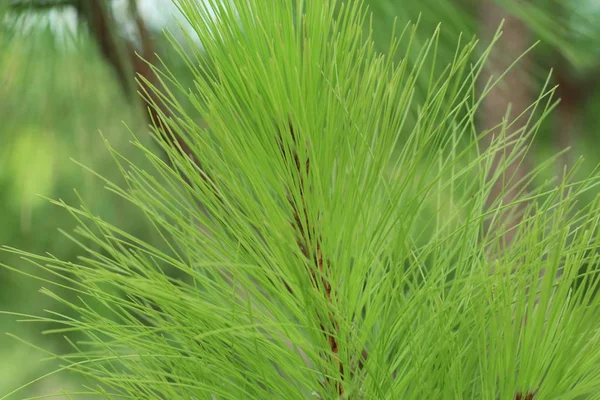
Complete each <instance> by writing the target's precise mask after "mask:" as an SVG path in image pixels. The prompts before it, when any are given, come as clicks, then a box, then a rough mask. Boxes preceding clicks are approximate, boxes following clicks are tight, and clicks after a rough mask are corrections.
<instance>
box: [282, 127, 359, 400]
mask: <svg viewBox="0 0 600 400" xmlns="http://www.w3.org/2000/svg"><path fill="white" fill-rule="evenodd" d="M289 133H290V135H291V139H292V143H293V146H294V148H293V149H292V150H291V157H292V158H293V162H294V164H295V166H296V171H297V173H298V185H299V189H300V200H299V202H298V201H296V200H294V199H293V197H292V196H291V195H289V196H288V201H289V203H290V205H291V207H292V211H293V222H292V227H293V228H294V230H295V231H296V233H297V237H296V243H297V245H298V247H299V248H300V251H301V252H302V254H303V255H304V257H305V259H306V260H309V265H308V272H309V274H310V277H311V282H312V284H313V286H314V287H315V288H316V289H317V290H319V291H320V292H321V293H323V294H324V295H325V297H326V299H327V301H328V302H329V303H330V304H331V303H332V302H333V300H334V297H333V293H332V288H331V283H330V282H329V281H328V279H327V275H328V271H330V270H331V263H330V261H329V260H324V259H323V251H322V238H321V236H320V235H319V234H318V233H317V227H315V226H312V225H311V223H310V221H309V218H308V212H307V211H308V210H307V206H306V196H305V193H306V191H307V190H308V188H307V186H308V185H307V184H306V182H305V180H304V176H305V175H306V176H308V173H309V170H310V159H309V158H307V159H306V162H304V163H302V161H301V160H300V157H299V155H298V152H297V150H296V148H297V146H298V138H297V137H296V132H295V131H294V127H293V126H292V124H291V123H290V125H289ZM280 147H281V151H282V153H283V157H284V159H285V160H286V161H287V160H289V158H290V157H289V155H288V151H286V149H285V145H284V142H283V140H282V138H280ZM298 203H300V204H298ZM302 215H304V217H302ZM315 238H316V239H315ZM315 240H316V243H315V249H314V251H313V250H311V247H312V244H313V243H314V241H315ZM311 264H312V265H311ZM316 269H317V270H318V272H317V270H316ZM319 275H320V276H321V278H319ZM286 287H287V288H288V290H290V288H289V286H288V285H287V284H286ZM290 291H291V290H290ZM317 314H320V313H319V312H317ZM318 317H319V318H320V319H321V322H320V328H321V330H322V331H323V332H324V333H325V336H326V339H327V342H328V344H329V349H330V350H331V353H333V357H334V360H335V363H336V364H337V369H338V373H339V375H340V379H339V381H337V382H335V383H334V384H333V385H334V387H335V389H336V391H337V393H338V394H339V395H343V394H344V385H343V382H344V376H345V372H346V371H345V369H344V364H343V363H342V362H341V360H340V356H339V351H340V348H339V342H338V339H337V334H338V332H339V323H338V321H337V320H336V318H335V317H334V316H333V315H332V314H331V313H328V315H327V317H325V316H323V315H318ZM325 320H327V321H328V324H329V326H330V328H329V327H327V326H325V325H326V324H327V322H325ZM363 353H364V352H363ZM326 382H327V383H328V384H329V385H331V384H332V382H331V380H330V379H329V378H327V379H326Z"/></svg>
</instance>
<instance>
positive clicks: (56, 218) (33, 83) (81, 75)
mask: <svg viewBox="0 0 600 400" xmlns="http://www.w3.org/2000/svg"><path fill="white" fill-rule="evenodd" d="M196 1H197V2H202V1H203V0H196ZM206 1H208V0H206ZM265 1H267V0H265ZM279 1H288V0H279ZM289 1H293V0H289ZM367 3H368V5H369V7H370V10H371V11H372V13H373V20H372V21H373V22H372V29H373V35H374V38H375V40H376V42H377V44H378V46H380V48H381V50H382V51H385V49H386V46H387V44H388V43H389V38H390V36H391V32H392V30H393V29H394V26H395V27H396V29H397V30H398V31H401V29H402V28H403V27H404V26H405V25H406V24H407V23H408V22H409V21H413V22H416V21H419V30H418V33H417V35H416V36H415V38H414V41H415V42H414V43H415V49H416V50H415V51H414V52H413V53H414V54H413V53H410V54H409V57H412V56H414V57H415V60H416V57H417V50H418V49H419V48H420V47H422V46H424V45H425V44H426V41H427V40H428V38H429V37H431V35H432V34H433V33H434V31H435V30H436V29H437V28H438V26H439V27H440V29H441V33H440V35H439V42H438V44H437V47H438V62H439V63H440V65H442V64H445V63H447V62H451V60H452V58H453V57H454V54H455V50H456V48H457V43H459V41H462V42H463V43H464V42H465V41H468V40H471V38H472V37H473V36H475V35H476V36H477V37H479V38H480V42H481V49H482V51H483V49H484V48H485V47H486V46H487V45H488V44H489V43H490V42H491V41H492V39H493V38H494V36H495V34H496V32H497V30H498V27H499V25H500V24H501V23H503V24H504V25H503V27H504V28H503V31H504V34H503V36H502V37H501V38H500V39H498V41H497V43H496V46H495V48H494V49H495V50H493V51H492V53H491V55H490V58H489V62H488V68H487V69H486V74H487V76H489V75H490V74H493V75H496V76H497V75H498V74H500V73H502V72H503V71H504V70H506V69H507V68H508V67H509V66H511V64H513V62H514V61H515V60H516V59H518V58H519V57H520V56H521V55H522V54H523V53H524V52H525V51H527V50H529V49H530V48H531V47H532V46H533V45H534V44H536V46H535V47H534V48H533V49H532V50H530V51H528V52H527V54H526V55H525V56H523V57H522V58H521V61H520V62H519V63H518V64H517V65H515V66H513V67H512V69H511V71H510V72H509V73H508V74H507V76H506V79H505V80H504V82H503V83H502V84H501V85H499V86H498V87H497V88H496V89H495V90H494V91H492V92H491V93H490V95H489V96H488V98H487V99H486V100H485V101H484V103H483V105H482V108H481V111H480V115H479V116H478V123H479V124H480V127H479V128H480V129H481V130H482V131H484V130H486V129H491V128H492V127H494V126H495V125H497V124H498V123H500V122H501V120H502V118H505V117H508V118H509V119H512V118H515V117H516V116H517V115H519V114H520V113H521V112H522V111H524V110H525V109H526V107H528V105H529V104H531V103H533V102H534V101H535V100H536V99H537V98H538V96H539V94H540V93H541V91H542V90H543V88H544V87H545V85H546V84H548V85H549V86H547V87H548V88H552V87H554V86H555V85H559V86H558V88H557V89H556V92H555V96H556V98H557V100H558V99H559V98H560V103H559V104H558V105H557V107H556V110H555V111H554V113H553V114H552V115H551V116H550V117H549V118H547V119H546V121H545V122H544V123H543V124H542V125H541V127H540V130H539V132H538V134H537V136H536V137H535V140H534V141H533V143H532V147H531V151H530V152H529V154H528V155H527V157H526V158H525V160H524V162H522V163H520V164H519V165H516V166H515V170H516V171H517V172H516V173H517V174H520V175H521V176H525V175H526V174H527V173H528V172H529V171H530V170H531V169H532V168H535V167H536V166H537V165H539V164H540V163H541V162H542V161H543V160H545V159H547V158H548V157H551V156H552V155H554V154H557V153H558V152H560V151H562V150H564V149H567V148H571V150H570V151H569V152H567V153H564V154H561V155H560V156H558V157H556V160H555V161H554V162H553V163H552V164H551V165H550V166H549V167H548V168H546V169H545V170H544V173H543V174H541V175H540V176H539V177H538V178H537V180H536V182H533V184H534V185H535V184H541V183H543V181H545V180H549V179H553V177H555V176H557V175H561V174H562V173H564V171H565V168H566V170H568V168H570V167H572V166H573V165H575V164H577V163H579V162H580V163H581V168H580V170H579V172H578V173H577V176H579V177H583V176H585V175H586V174H589V173H590V172H591V171H592V170H593V169H594V168H595V167H596V165H597V164H598V163H599V162H600V152H599V151H598V149H600V132H598V127H599V126H600V112H598V111H599V110H600V84H599V83H598V82H600V0H570V1H563V0H543V1H541V0H539V1H536V0H528V1H525V0H523V1H521V0H368V1H367ZM165 29H166V30H169V31H170V32H172V34H173V37H174V39H175V40H178V41H180V42H181V43H183V46H184V49H187V51H196V52H198V50H199V52H198V53H199V54H200V55H201V45H200V43H198V42H197V41H195V40H194V32H193V29H192V28H191V27H190V26H188V25H187V24H186V21H185V20H184V19H183V18H182V16H181V15H180V14H179V13H178V10H177V8H176V7H175V6H174V5H173V4H172V3H171V0H137V1H135V0H1V1H0V245H6V246H10V247H16V248H20V249H24V250H27V251H30V252H34V253H49V254H51V255H54V256H56V257H58V258H61V259H71V260H75V259H76V258H77V257H78V255H79V254H81V251H80V249H79V248H78V247H77V246H76V245H75V244H74V243H73V242H72V241H69V240H67V239H65V236H64V235H63V234H61V233H60V232H59V230H62V231H64V232H65V233H66V234H68V233H69V232H70V231H71V230H72V229H73V227H74V226H75V225H76V221H75V219H74V218H72V217H71V216H70V215H69V214H68V213H67V212H66V211H65V210H64V209H62V208H60V207H57V206H56V205H53V204H51V202H50V201H49V200H48V199H47V198H51V199H62V200H64V201H65V202H67V203H71V204H79V203H80V202H81V201H83V202H85V204H86V205H87V206H88V207H89V208H91V209H92V210H94V211H95V212H96V213H97V214H98V215H100V216H102V217H103V218H106V219H108V220H110V221H115V222H118V223H119V225H120V226H122V227H123V228H125V229H127V230H128V231H129V232H132V233H134V234H135V235H137V236H138V237H140V238H142V239H144V240H147V241H150V242H156V238H154V237H153V236H152V234H151V233H150V232H152V230H151V229H149V227H148V226H147V225H146V222H145V221H144V219H143V218H142V217H141V216H140V215H139V214H137V213H136V212H135V210H132V209H131V207H129V206H128V204H127V203H126V202H125V201H124V200H123V199H120V198H119V197H117V196H116V195H114V194H112V193H111V192H110V191H108V190H106V189H105V184H104V182H103V181H102V180H101V179H99V178H97V177H96V176H94V174H93V173H91V172H90V170H93V171H95V172H97V173H98V174H100V175H102V176H104V177H106V178H107V179H109V180H111V181H115V182H120V179H121V177H120V173H119V170H118V168H117V166H116V164H115V162H114V160H113V159H112V158H111V157H110V155H109V153H108V152H107V150H106V145H105V140H106V141H108V142H109V143H110V145H111V146H112V147H113V148H115V149H116V150H117V151H118V152H120V153H122V154H123V155H125V156H126V157H128V158H129V159H131V160H132V161H134V162H136V163H139V164H143V163H144V159H143V158H142V156H141V155H140V153H139V152H137V151H136V150H135V148H134V147H133V146H131V145H130V140H131V138H132V134H135V135H136V136H137V137H138V138H139V139H141V140H142V141H144V142H145V143H147V145H148V146H154V145H155V144H154V142H153V140H152V137H151V133H150V130H149V128H148V122H149V117H148V113H147V112H146V110H145V103H144V101H143V100H142V99H141V98H140V96H138V95H137V94H136V85H135V82H134V80H133V77H134V76H135V74H136V73H138V74H141V75H142V76H145V77H146V78H147V79H149V80H151V81H152V76H151V74H149V73H148V72H149V70H148V68H146V67H145V65H146V64H144V63H140V62H139V59H138V58H137V57H136V53H139V54H141V55H142V56H144V57H145V58H146V59H147V60H148V61H149V62H152V63H154V64H156V65H158V63H159V62H160V61H159V58H158V57H155V56H153V54H154V53H156V54H158V55H159V56H160V60H162V61H164V62H165V63H166V64H167V65H168V66H169V68H170V69H171V71H172V72H173V73H174V74H175V76H177V78H178V79H179V80H180V81H181V83H182V84H183V85H184V87H187V86H191V85H192V82H191V81H190V77H189V74H188V73H186V67H185V65H184V64H183V63H182V62H180V61H179V59H178V56H177V54H176V52H175V51H174V50H173V49H172V46H171V45H170V44H169V41H168V40H167V39H166V37H165V35H164V32H163V31H164V30H165ZM551 70H552V73H551V74H550V71H551ZM427 79H428V76H424V77H423V82H422V85H423V87H426V85H427ZM484 79H485V77H484ZM548 79H549V81H548ZM484 83H485V82H482V87H483V85H484ZM509 104H510V105H511V108H510V113H508V114H507V108H508V106H509ZM415 112H416V110H415ZM201 119H202V118H201V116H198V123H202V121H201ZM519 126H520V125H519V124H518V123H517V124H515V126H514V128H513V129H512V130H513V131H514V132H515V134H517V135H518V134H519ZM483 145H485V144H483ZM580 157H583V158H584V159H583V161H579V158H580ZM83 166H85V168H84V167H83ZM596 195H597V193H589V198H588V201H589V200H591V199H593V198H594V197H595V196H596ZM584 200H585V199H584ZM0 264H3V265H6V266H9V267H12V268H16V269H18V270H20V271H21V272H24V273H25V274H27V273H30V272H32V271H33V266H31V265H28V264H27V263H25V262H24V261H22V260H19V259H17V258H15V257H14V256H12V255H11V254H9V253H6V252H0ZM36 274H39V270H36ZM44 286H45V285H44V282H42V281H39V280H33V279H30V278H27V277H26V276H24V275H23V274H17V273H14V272H12V271H10V270H9V269H1V268H0V310H3V311H9V312H11V313H12V314H9V313H5V314H0V333H1V334H2V335H1V336H0V397H2V395H3V394H5V393H8V392H9V391H11V390H13V389H15V388H16V387H19V386H20V385H23V384H25V383H27V382H29V381H31V380H33V379H35V378H37V377H39V376H40V375H42V374H45V373H48V372H50V371H52V370H53V369H55V368H56V364H54V363H53V362H42V361H40V360H41V359H42V358H43V357H44V353H43V351H42V350H40V349H39V348H36V346H38V347H40V348H44V349H48V350H50V351H56V352H60V351H61V346H63V345H64V344H61V343H62V342H61V341H59V340H58V339H59V337H57V336H56V335H44V334H42V333H41V332H42V331H43V330H46V329H52V326H51V324H49V323H46V324H45V325H47V326H44V325H40V324H36V323H28V322H22V321H20V320H27V319H28V318H27V317H26V315H30V314H33V315H35V314H40V313H42V312H43V310H46V309H52V310H54V311H56V312H60V311H61V305H60V304H56V303H53V302H52V300H51V299H49V298H48V297H47V296H43V295H41V294H39V289H40V288H42V287H44ZM53 290H60V289H57V288H53ZM14 313H21V314H22V315H23V316H22V317H17V316H16V315H15V314H14ZM4 333H10V334H11V336H9V335H5V334H4ZM12 335H14V336H12ZM17 338H19V339H17ZM25 342H27V343H30V344H26V343H25ZM74 379H75V378H74V377H70V376H68V375H66V374H63V373H57V374H54V375H52V376H51V377H50V378H49V379H44V380H43V381H40V382H36V383H33V384H31V385H30V386H29V387H28V389H27V390H26V391H25V392H21V393H19V394H18V395H16V397H14V398H23V397H25V396H26V395H30V396H35V395H44V394H47V393H51V392H55V391H56V390H57V389H58V388H59V387H65V388H69V387H70V386H73V385H75V384H76V381H75V380H74ZM77 383H78V382H77Z"/></svg>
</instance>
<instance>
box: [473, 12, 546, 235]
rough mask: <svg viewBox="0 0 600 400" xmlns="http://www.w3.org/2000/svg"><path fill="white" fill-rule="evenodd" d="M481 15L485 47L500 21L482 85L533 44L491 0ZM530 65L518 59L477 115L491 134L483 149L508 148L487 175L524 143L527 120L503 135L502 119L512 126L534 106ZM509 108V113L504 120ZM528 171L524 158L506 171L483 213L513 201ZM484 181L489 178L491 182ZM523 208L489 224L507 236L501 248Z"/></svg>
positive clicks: (519, 24) (517, 23)
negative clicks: (494, 144)
mask: <svg viewBox="0 0 600 400" xmlns="http://www.w3.org/2000/svg"><path fill="white" fill-rule="evenodd" d="M479 12H480V14H479V19H480V26H481V35H480V36H481V37H482V39H483V42H484V43H489V42H491V41H492V40H493V38H494V36H495V34H496V32H497V30H498V27H499V26H500V24H501V23H502V21H503V20H504V26H503V29H502V30H503V34H502V36H501V38H500V39H499V40H498V41H497V43H496V45H495V46H494V48H493V50H492V52H491V54H490V58H489V60H488V63H487V66H486V68H485V70H484V74H483V76H482V80H481V82H482V85H484V84H486V83H487V82H488V80H489V78H490V77H491V76H493V77H494V78H498V77H499V76H500V75H502V74H503V73H504V72H505V71H506V70H507V69H508V68H509V67H510V65H511V64H512V63H513V62H514V61H515V60H516V59H517V58H518V57H520V56H521V55H522V54H523V53H525V52H526V51H527V49H529V48H530V47H531V44H532V43H531V32H530V30H529V29H528V27H527V26H526V25H525V24H524V23H523V22H522V21H521V20H519V19H517V18H516V17H513V16H511V15H509V14H507V13H506V12H505V11H504V10H503V9H502V8H501V7H499V6H498V5H496V4H495V3H494V1H493V0H483V1H482V3H481V8H480V10H479ZM531 61H532V60H531V56H530V55H526V56H525V57H524V58H522V59H521V61H520V62H519V63H518V64H517V65H516V66H514V67H513V68H512V69H511V70H510V71H509V72H508V73H507V74H506V76H505V78H504V79H503V80H502V81H501V82H499V83H498V85H496V86H495V88H494V89H492V90H491V92H490V93H489V94H488V95H487V97H486V98H485V99H484V101H483V104H482V108H481V109H480V116H479V124H480V129H481V130H483V131H490V134H489V135H487V136H486V138H485V139H484V141H483V143H482V145H483V146H484V147H488V146H490V145H491V143H492V140H493V139H494V138H499V139H500V140H501V141H502V140H503V141H505V143H506V140H507V141H508V142H509V143H508V144H506V145H505V146H504V148H503V150H502V151H498V152H497V154H496V155H495V159H494V163H493V166H492V171H491V175H493V174H497V173H498V168H499V167H500V166H501V164H502V159H503V158H504V157H507V156H509V155H510V154H514V153H513V152H515V151H518V147H517V146H518V145H517V144H516V143H515V141H516V140H518V139H520V138H522V136H523V134H524V128H525V124H526V122H527V118H528V115H523V116H521V117H520V118H518V121H516V122H515V123H514V124H513V125H512V126H511V127H510V128H508V129H507V130H506V131H505V132H502V127H501V124H502V122H503V120H505V119H506V117H508V119H506V123H507V124H510V123H512V122H513V121H514V120H515V119H516V118H517V117H518V116H519V115H520V114H521V113H523V112H524V111H525V110H526V109H527V108H528V107H529V106H530V105H531V104H532V103H533V102H534V101H535V96H534V93H533V90H532V87H531V86H532V85H531V81H530V80H529V79H528V71H529V68H530V65H531ZM509 107H510V113H509V114H507V109H508V108H509ZM501 135H504V136H501ZM529 170H530V167H529V165H528V164H527V160H526V159H525V158H524V157H518V158H517V159H516V160H515V161H514V162H511V163H510V164H508V165H506V170H505V171H504V172H503V173H502V174H500V176H499V178H498V179H496V181H495V182H494V183H493V189H492V192H491V195H490V197H489V199H488V202H487V207H488V208H489V207H492V206H494V205H497V204H498V202H500V203H501V204H503V205H505V204H510V203H511V202H513V201H515V200H517V196H518V193H519V192H520V191H521V190H522V189H524V183H523V180H524V178H525V177H526V175H527V174H528V172H529ZM488 179H493V178H492V176H490V177H489V178H488ZM525 207H526V204H524V203H522V204H520V205H518V206H515V207H511V209H510V210H509V212H504V213H501V216H502V221H497V222H495V223H494V226H493V227H492V226H489V224H488V226H487V227H486V228H487V229H488V231H489V230H490V229H494V230H495V229H500V230H501V231H505V233H504V234H503V235H502V236H503V239H504V244H505V245H509V244H510V243H511V242H512V241H513V239H514V235H515V229H514V228H515V227H516V226H517V225H518V224H519V222H520V220H521V215H522V213H523V212H524V209H525Z"/></svg>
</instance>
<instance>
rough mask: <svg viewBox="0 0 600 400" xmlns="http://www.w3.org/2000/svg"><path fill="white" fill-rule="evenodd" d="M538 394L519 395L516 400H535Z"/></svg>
mask: <svg viewBox="0 0 600 400" xmlns="http://www.w3.org/2000/svg"><path fill="white" fill-rule="evenodd" d="M536 394H537V392H527V393H525V394H523V393H517V395H516V396H515V400H533V399H534V397H535V395H536Z"/></svg>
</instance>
